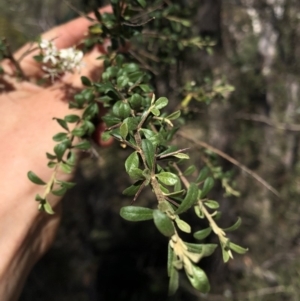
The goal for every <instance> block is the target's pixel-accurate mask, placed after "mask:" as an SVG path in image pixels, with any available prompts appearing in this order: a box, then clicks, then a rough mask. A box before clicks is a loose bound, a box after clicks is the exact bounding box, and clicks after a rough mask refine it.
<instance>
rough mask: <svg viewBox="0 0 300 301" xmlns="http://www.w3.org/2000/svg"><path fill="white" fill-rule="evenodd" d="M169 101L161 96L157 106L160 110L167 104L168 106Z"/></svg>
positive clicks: (156, 103)
mask: <svg viewBox="0 0 300 301" xmlns="http://www.w3.org/2000/svg"><path fill="white" fill-rule="evenodd" d="M168 102H169V101H168V99H167V98H166V97H160V98H158V99H157V100H156V102H155V107H156V108H157V109H159V110H160V109H162V108H164V107H165V106H167V105H168Z"/></svg>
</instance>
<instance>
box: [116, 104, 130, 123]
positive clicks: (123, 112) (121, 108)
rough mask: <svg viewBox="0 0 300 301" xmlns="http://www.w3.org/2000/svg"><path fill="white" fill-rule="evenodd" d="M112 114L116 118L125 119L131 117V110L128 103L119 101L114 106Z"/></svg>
mask: <svg viewBox="0 0 300 301" xmlns="http://www.w3.org/2000/svg"><path fill="white" fill-rule="evenodd" d="M112 112H113V114H114V115H115V116H116V117H119V118H121V119H125V118H127V117H129V116H130V112H131V109H130V106H129V104H128V103H126V102H123V101H122V100H119V101H117V102H116V103H115V104H114V106H113V108H112Z"/></svg>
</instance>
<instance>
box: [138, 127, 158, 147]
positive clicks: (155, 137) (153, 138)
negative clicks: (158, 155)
mask: <svg viewBox="0 0 300 301" xmlns="http://www.w3.org/2000/svg"><path fill="white" fill-rule="evenodd" d="M141 131H142V132H143V134H144V135H145V137H146V139H147V140H150V141H151V142H152V144H153V146H156V145H157V144H159V142H160V138H161V137H160V135H159V134H158V133H154V132H153V131H151V130H148V129H141Z"/></svg>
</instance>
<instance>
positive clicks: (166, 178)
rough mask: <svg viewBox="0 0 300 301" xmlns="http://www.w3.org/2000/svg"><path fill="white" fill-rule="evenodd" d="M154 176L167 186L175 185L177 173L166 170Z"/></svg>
mask: <svg viewBox="0 0 300 301" xmlns="http://www.w3.org/2000/svg"><path fill="white" fill-rule="evenodd" d="M156 177H157V178H158V180H159V181H160V182H162V183H163V184H165V185H169V186H173V185H175V184H176V182H177V181H178V176H177V175H175V174H173V173H171V172H166V171H163V172H161V173H159V174H157V175H156Z"/></svg>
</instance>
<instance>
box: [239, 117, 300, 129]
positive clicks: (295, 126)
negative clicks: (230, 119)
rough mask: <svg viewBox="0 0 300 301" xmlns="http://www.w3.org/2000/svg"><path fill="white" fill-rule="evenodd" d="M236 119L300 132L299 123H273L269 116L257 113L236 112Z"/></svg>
mask: <svg viewBox="0 0 300 301" xmlns="http://www.w3.org/2000/svg"><path fill="white" fill-rule="evenodd" d="M236 118H237V119H244V120H250V121H256V122H261V123H264V124H266V125H268V126H271V127H274V128H276V129H278V130H283V131H291V132H300V125H299V124H291V123H281V122H280V123H275V122H273V121H272V120H271V119H270V118H268V117H266V116H264V115H259V114H238V115H237V116H236Z"/></svg>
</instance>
